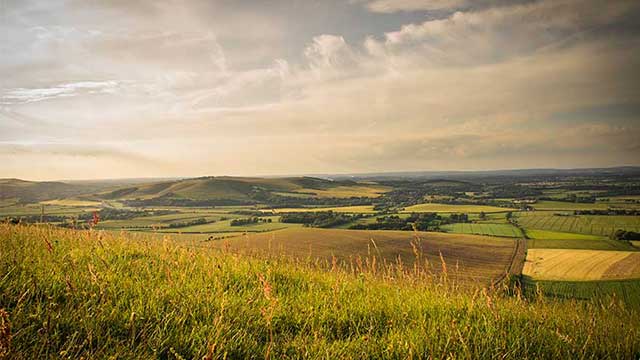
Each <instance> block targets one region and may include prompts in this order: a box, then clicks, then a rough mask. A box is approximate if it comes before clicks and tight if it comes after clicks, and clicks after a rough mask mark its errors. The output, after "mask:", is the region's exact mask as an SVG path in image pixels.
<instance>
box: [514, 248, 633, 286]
mask: <svg viewBox="0 0 640 360" xmlns="http://www.w3.org/2000/svg"><path fill="white" fill-rule="evenodd" d="M523 274H524V275H527V276H530V277H532V278H533V279H535V280H573V281H576V280H577V281H580V280H603V279H632V278H640V252H633V251H607V250H571V249H529V250H528V251H527V259H526V262H525V265H524V270H523Z"/></svg>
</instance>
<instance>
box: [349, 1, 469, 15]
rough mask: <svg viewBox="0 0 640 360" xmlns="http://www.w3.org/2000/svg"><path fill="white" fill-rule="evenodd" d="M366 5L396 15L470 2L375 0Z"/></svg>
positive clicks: (458, 6) (377, 11)
mask: <svg viewBox="0 0 640 360" xmlns="http://www.w3.org/2000/svg"><path fill="white" fill-rule="evenodd" d="M358 2H363V3H365V6H366V7H367V9H369V11H372V12H376V13H395V12H399V11H416V10H441V9H456V8H460V7H463V6H466V5H468V4H469V3H470V1H468V0H373V1H367V0H365V1H358Z"/></svg>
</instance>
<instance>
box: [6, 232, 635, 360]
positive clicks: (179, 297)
mask: <svg viewBox="0 0 640 360" xmlns="http://www.w3.org/2000/svg"><path fill="white" fill-rule="evenodd" d="M369 263H371V261H370V262H369ZM446 265H447V264H445V263H444V261H443V263H442V266H443V267H446ZM372 269H376V267H372ZM406 274H408V275H406V276H382V275H381V274H374V273H373V272H371V271H367V267H366V266H361V267H360V268H359V270H358V271H356V272H354V271H351V270H343V269H341V268H340V267H339V266H334V268H333V269H331V270H324V271H323V270H319V269H318V268H317V267H316V266H314V265H313V264H309V265H305V264H304V263H303V262H294V261H291V260H290V259H287V258H284V257H270V258H263V259H260V258H255V257H249V256H243V255H238V254H233V253H229V252H225V251H220V250H215V249H209V248H203V247H199V248H197V247H192V246H189V244H181V243H179V242H176V241H170V240H165V241H160V240H152V239H130V238H128V237H126V236H124V235H109V234H105V233H101V232H97V231H73V230H63V229H57V228H53V227H47V226H13V225H6V224H0V308H2V309H4V311H6V314H7V315H6V316H5V317H4V318H3V319H5V318H6V319H5V320H2V322H0V328H2V329H8V331H0V337H1V338H0V344H1V345H0V354H2V353H3V351H8V354H9V355H8V356H9V357H10V358H12V359H13V358H16V359H22V358H24V359H34V358H38V359H45V358H71V359H78V358H81V357H84V358H109V357H115V358H124V359H126V358H163V359H180V358H185V359H187V358H198V359H202V358H205V359H214V358H229V359H231V358H255V359H260V358H326V359H336V358H376V359H377V358H389V359H391V358H473V359H478V358H512V359H516V358H517V359H522V358H606V357H610V358H634V357H638V356H639V355H640V315H639V314H638V312H637V311H636V310H634V309H629V308H626V307H625V306H624V305H622V304H620V303H617V302H615V301H609V302H574V301H550V300H547V299H545V298H544V297H539V298H537V299H533V300H527V299H524V298H522V297H521V296H518V295H515V296H513V295H507V294H506V293H502V292H499V291H489V290H486V289H480V288H476V289H466V290H461V289H455V288H453V287H450V286H445V285H444V284H443V282H442V281H437V280H434V279H433V278H429V279H432V280H425V279H419V281H418V280H416V279H417V278H419V276H418V275H416V277H414V276H412V275H411V271H409V272H407V273H406ZM387 275H388V274H387ZM1 313H2V311H0V314H1ZM5 325H6V326H5ZM0 330H1V329H0ZM7 347H8V349H7Z"/></svg>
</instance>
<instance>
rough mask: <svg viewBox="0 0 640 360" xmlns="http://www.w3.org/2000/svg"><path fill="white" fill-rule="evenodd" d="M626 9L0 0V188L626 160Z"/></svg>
mask: <svg viewBox="0 0 640 360" xmlns="http://www.w3.org/2000/svg"><path fill="white" fill-rule="evenodd" d="M639 18H640V1H637V0H630V1H622V0H620V1H602V0H538V1H524V0H523V1H507V0H503V1H502V0H496V1H490V0H473V1H472V0H322V1H320V0H270V1H258V0H255V1H250V0H209V1H206V0H139V1H130V0H46V1H31V0H0V164H1V165H0V178H1V177H16V178H23V179H32V180H45V179H98V178H122V177H129V178H130V177H172V176H202V175H245V176H247V175H248V176H250V175H285V174H313V173H363V172H382V171H419V170H487V169H515V168H518V169H521V168H580V167H609V166H619V165H640V22H638V19H639Z"/></svg>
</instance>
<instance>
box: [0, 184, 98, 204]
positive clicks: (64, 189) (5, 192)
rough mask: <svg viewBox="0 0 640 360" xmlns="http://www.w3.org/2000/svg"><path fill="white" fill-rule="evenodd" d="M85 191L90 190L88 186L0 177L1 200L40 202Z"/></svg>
mask: <svg viewBox="0 0 640 360" xmlns="http://www.w3.org/2000/svg"><path fill="white" fill-rule="evenodd" d="M84 191H88V188H85V187H83V186H76V185H70V184H65V183H62V182H56V181H45V182H36V181H25V180H19V179H0V200H7V199H12V200H15V201H16V202H21V203H28V202H38V201H41V200H50V199H56V198H63V197H69V196H73V195H77V194H81V193H82V192H84Z"/></svg>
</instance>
